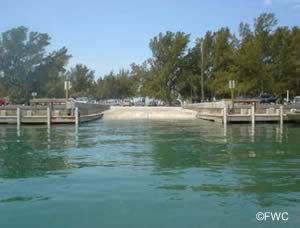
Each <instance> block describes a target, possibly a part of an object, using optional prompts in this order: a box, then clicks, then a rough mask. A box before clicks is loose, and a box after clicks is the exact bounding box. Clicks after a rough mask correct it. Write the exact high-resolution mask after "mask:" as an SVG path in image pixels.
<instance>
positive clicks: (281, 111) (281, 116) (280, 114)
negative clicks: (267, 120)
mask: <svg viewBox="0 0 300 228" xmlns="http://www.w3.org/2000/svg"><path fill="white" fill-rule="evenodd" d="M279 116H280V128H282V127H283V106H282V105H280V109H279Z"/></svg>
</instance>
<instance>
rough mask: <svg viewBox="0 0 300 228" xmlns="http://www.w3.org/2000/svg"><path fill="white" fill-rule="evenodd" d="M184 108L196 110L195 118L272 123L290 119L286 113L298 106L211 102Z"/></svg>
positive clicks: (228, 121) (216, 120) (230, 121)
mask: <svg viewBox="0 0 300 228" xmlns="http://www.w3.org/2000/svg"><path fill="white" fill-rule="evenodd" d="M185 108H187V109H191V110H195V111H197V118H199V119H203V120H209V121H215V122H222V123H224V122H226V123H252V124H255V123H259V122H265V123H272V122H280V123H283V122H287V121H290V120H289V118H288V116H287V113H288V112H290V110H291V109H294V108H299V107H297V106H295V105H280V104H235V105H234V107H232V105H231V104H230V103H229V102H226V101H222V102H211V103H199V104H191V105H187V106H186V107H185Z"/></svg>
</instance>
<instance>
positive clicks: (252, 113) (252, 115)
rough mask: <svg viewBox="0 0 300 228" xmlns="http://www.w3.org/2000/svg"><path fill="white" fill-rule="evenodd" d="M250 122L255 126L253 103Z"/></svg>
mask: <svg viewBox="0 0 300 228" xmlns="http://www.w3.org/2000/svg"><path fill="white" fill-rule="evenodd" d="M251 124H252V127H254V126H255V106H254V104H252V106H251Z"/></svg>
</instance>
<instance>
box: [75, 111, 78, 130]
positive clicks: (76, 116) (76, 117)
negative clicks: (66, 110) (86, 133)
mask: <svg viewBox="0 0 300 228" xmlns="http://www.w3.org/2000/svg"><path fill="white" fill-rule="evenodd" d="M75 125H76V128H78V126H79V111H78V107H75Z"/></svg>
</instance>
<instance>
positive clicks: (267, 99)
mask: <svg viewBox="0 0 300 228" xmlns="http://www.w3.org/2000/svg"><path fill="white" fill-rule="evenodd" d="M258 99H259V102H260V103H261V104H270V103H275V102H276V101H277V97H274V96H272V95H270V94H267V93H264V94H261V95H260V96H259V97H258Z"/></svg>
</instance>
